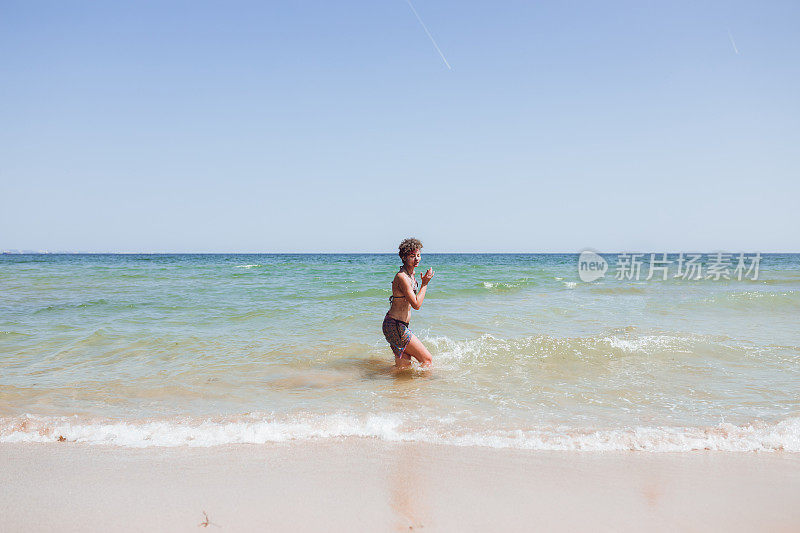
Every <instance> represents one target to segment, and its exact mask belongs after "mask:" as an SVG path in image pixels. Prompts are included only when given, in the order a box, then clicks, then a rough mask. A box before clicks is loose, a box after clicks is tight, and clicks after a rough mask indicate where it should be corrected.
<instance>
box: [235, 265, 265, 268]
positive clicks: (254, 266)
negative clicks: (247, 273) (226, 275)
mask: <svg viewBox="0 0 800 533" xmlns="http://www.w3.org/2000/svg"><path fill="white" fill-rule="evenodd" d="M260 266H263V265H236V268H257V267H260Z"/></svg>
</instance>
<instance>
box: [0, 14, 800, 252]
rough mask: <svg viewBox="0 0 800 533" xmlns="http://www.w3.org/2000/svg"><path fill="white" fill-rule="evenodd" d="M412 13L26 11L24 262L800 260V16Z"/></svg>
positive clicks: (0, 34)
mask: <svg viewBox="0 0 800 533" xmlns="http://www.w3.org/2000/svg"><path fill="white" fill-rule="evenodd" d="M414 5H415V7H416V9H417V11H418V13H419V15H420V16H421V17H422V19H423V20H424V22H425V24H426V25H427V27H428V28H429V29H430V31H431V33H432V35H433V37H434V38H435V39H436V41H437V43H438V45H439V47H440V48H441V50H442V52H443V53H444V55H445V56H446V58H447V61H448V62H449V63H450V65H451V66H452V70H448V68H447V67H446V66H445V64H444V62H443V61H442V59H441V58H440V57H439V55H438V53H437V51H436V49H435V48H434V47H433V44H432V43H431V41H430V40H429V39H428V36H427V35H426V34H425V32H424V30H423V29H422V27H421V26H420V24H419V22H418V21H417V19H416V18H415V17H414V15H413V13H412V12H411V10H410V8H409V6H408V4H407V3H406V1H405V0H385V1H371V2H361V1H344V2H315V1H300V2H252V3H248V2H224V3H223V2H218V3H208V2H198V1H191V2H189V1H186V2H131V3H127V5H126V4H125V3H119V2H106V3H97V2H92V3H88V2H87V3H84V2H52V3H47V2H29V1H25V2H9V1H7V0H4V1H3V2H2V3H0V50H2V52H0V121H1V123H2V125H3V127H2V128H0V198H2V200H3V209H2V210H0V249H15V248H24V249H48V250H83V251H144V252H148V251H155V252H159V251H174V252H191V251H196V252H383V251H386V252H392V251H394V250H395V249H396V245H397V242H398V241H399V240H400V239H402V238H403V237H405V236H409V235H414V236H417V237H419V238H421V239H422V240H423V242H424V243H425V244H426V251H428V252H458V251H464V252H468V251H477V252H515V251H519V252H538V251H544V252H546V251H577V250H579V249H582V248H584V247H592V248H595V249H599V250H603V251H619V250H653V251H656V250H657V251H661V250H663V251H688V250H701V251H713V250H728V251H739V250H747V251H763V252H768V251H800V232H798V228H800V210H798V208H797V202H798V198H800V180H798V178H799V177H800V150H798V146H800V97H798V95H800V34H799V33H798V32H797V27H798V24H799V23H800V4H798V3H797V2H767V3H763V4H761V3H759V4H756V3H753V2H725V3H722V2H644V1H636V2H610V3H608V2H604V3H600V2H522V1H513V2H503V1H500V2H465V1H459V2H456V1H449V0H448V1H445V0H417V1H416V2H414ZM729 32H730V35H729ZM731 36H732V37H733V39H734V41H735V43H736V48H737V49H738V54H737V53H736V50H734V46H733V44H732V42H731Z"/></svg>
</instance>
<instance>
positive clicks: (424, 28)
mask: <svg viewBox="0 0 800 533" xmlns="http://www.w3.org/2000/svg"><path fill="white" fill-rule="evenodd" d="M406 3H407V4H408V7H410V8H411V11H413V12H414V16H415V17H417V20H418V21H419V23H420V25H421V26H422V29H423V30H425V33H427V34H428V38H429V39H430V40H431V42H432V43H433V46H434V47H436V51H437V52H439V55H440V56H441V57H442V61H444V64H445V65H447V69H448V70H453V69H452V68H451V67H450V63H448V62H447V59H445V57H444V54H443V53H442V50H441V49H440V48H439V45H438V44H436V41H435V40H434V39H433V35H431V32H429V31H428V28H427V26H425V23H424V22H422V19H421V18H420V17H419V13H417V10H416V9H414V4H412V3H411V0H406ZM736 53H737V54H738V53H739V52H736Z"/></svg>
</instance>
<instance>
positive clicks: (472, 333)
mask: <svg viewBox="0 0 800 533" xmlns="http://www.w3.org/2000/svg"><path fill="white" fill-rule="evenodd" d="M605 257H606V258H607V259H608V261H609V262H610V263H611V264H612V270H613V266H614V261H615V259H616V256H605ZM577 264H578V256H577V254H535V255H513V254H508V255H507V254H502V255H489V254H487V255H484V254H463V255H461V254H443V255H439V254H425V253H423V257H422V264H421V265H420V267H419V269H418V276H419V273H421V272H424V270H425V269H427V268H428V267H433V268H434V269H435V271H436V276H435V278H434V280H433V281H432V282H431V285H430V287H429V291H428V295H427V297H426V299H425V303H424V305H423V307H422V309H421V310H419V311H412V319H411V329H412V330H413V331H414V332H415V334H416V335H417V336H418V337H419V338H420V339H421V340H422V341H423V342H424V343H425V344H426V345H427V346H428V348H429V350H430V351H431V353H432V354H433V357H434V368H433V369H432V370H430V371H425V370H422V369H415V370H414V371H412V372H407V373H400V374H398V373H395V372H393V371H392V364H393V356H392V353H391V351H390V349H389V347H388V345H387V344H386V342H385V340H384V339H383V336H382V333H381V322H382V320H383V316H384V314H385V313H386V310H387V309H388V296H389V294H390V288H389V287H390V282H391V279H392V277H393V275H394V273H395V272H396V271H397V269H398V268H399V266H400V263H399V259H398V257H397V256H396V255H388V254H387V255H369V254H364V255H357V254H354V255H3V256H0V296H1V299H0V441H39V440H41V441H54V440H55V439H57V438H58V437H59V436H64V437H65V438H67V439H68V440H75V441H79V442H87V443H110V444H118V445H126V446H147V445H166V446H175V445H215V444H226V443H236V442H252V443H262V442H272V441H282V440H291V439H308V438H341V437H346V436H353V435H357V436H364V437H371V438H382V439H388V440H424V441H430V442H443V443H450V444H459V445H478V446H510V447H522V448H533V449H641V450H652V451H662V450H683V449H705V448H710V449H720V450H788V451H800V328H798V311H800V255H788V254H785V255H777V254H774V255H770V254H768V255H765V256H764V257H763V258H762V260H761V264H760V272H759V278H758V279H757V280H750V279H743V280H741V281H738V280H735V279H734V280H719V281H715V280H711V279H709V280H683V279H673V278H670V279H669V280H667V281H661V280H651V281H645V280H644V276H642V278H641V280H640V281H636V280H617V279H614V277H613V272H612V271H609V273H608V274H607V275H606V277H605V278H603V279H600V280H598V281H594V282H591V283H584V282H582V281H581V280H580V279H579V278H578V270H577Z"/></svg>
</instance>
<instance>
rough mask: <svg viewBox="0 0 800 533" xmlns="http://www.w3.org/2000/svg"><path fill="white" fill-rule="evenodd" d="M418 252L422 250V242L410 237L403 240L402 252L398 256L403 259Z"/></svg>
mask: <svg viewBox="0 0 800 533" xmlns="http://www.w3.org/2000/svg"><path fill="white" fill-rule="evenodd" d="M417 250H422V241H420V240H419V239H415V238H414V237H410V238H408V239H403V242H401V243H400V251H399V252H398V254H399V255H400V258H401V259H402V258H404V257H405V256H407V255H408V254H413V253H414V252H416V251H417Z"/></svg>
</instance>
